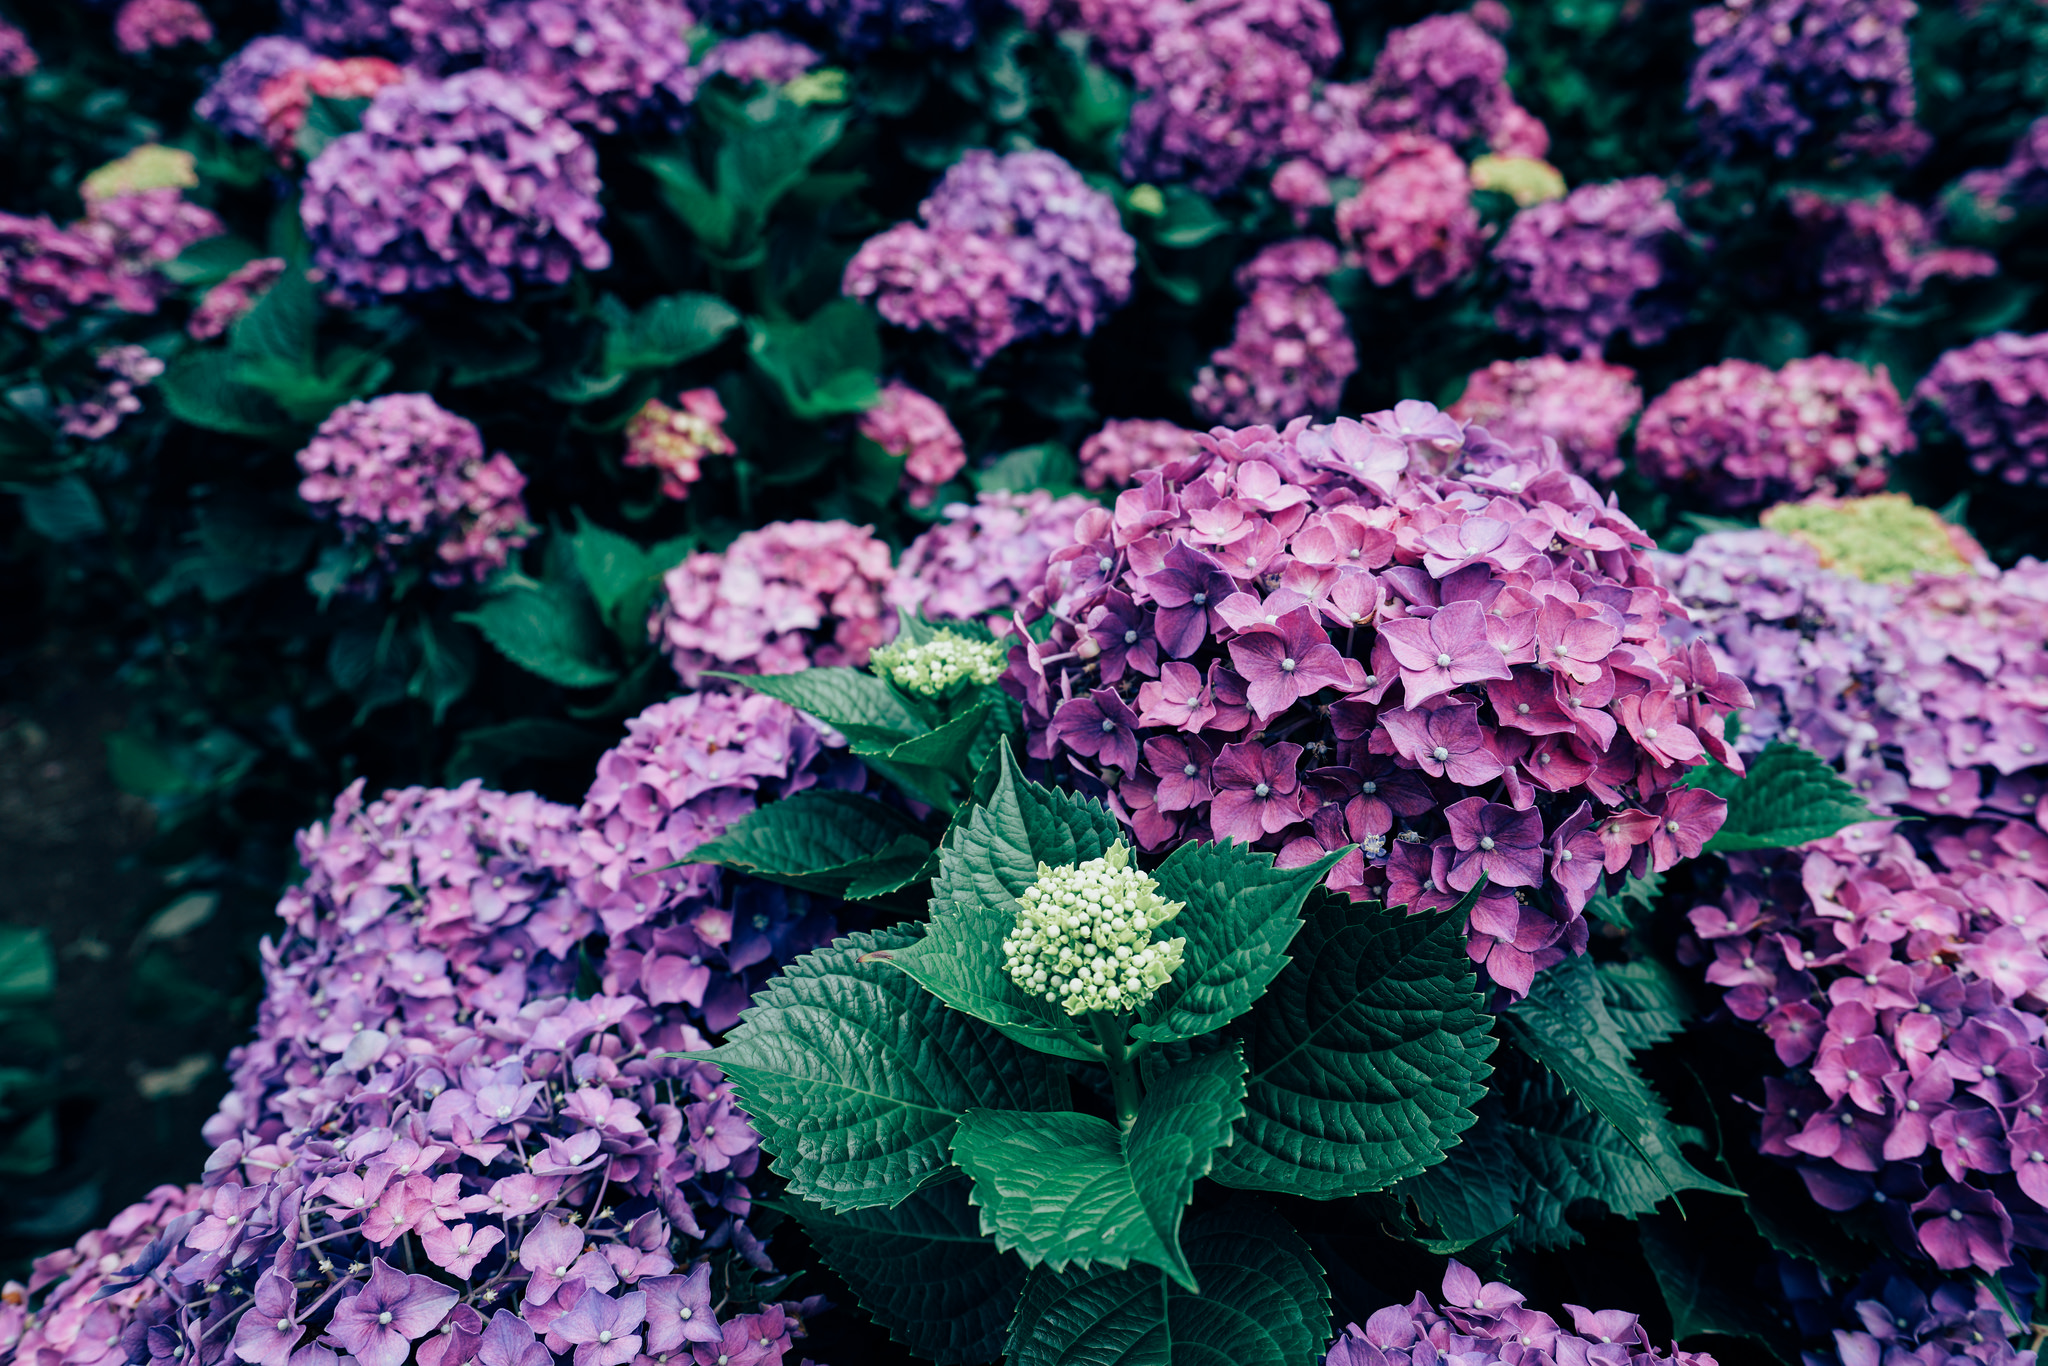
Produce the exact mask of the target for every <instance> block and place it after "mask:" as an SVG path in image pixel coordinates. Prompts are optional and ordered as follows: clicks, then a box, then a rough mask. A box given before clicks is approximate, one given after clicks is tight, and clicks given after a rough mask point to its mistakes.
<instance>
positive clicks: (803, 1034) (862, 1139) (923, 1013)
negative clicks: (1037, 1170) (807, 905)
mask: <svg viewBox="0 0 2048 1366" xmlns="http://www.w3.org/2000/svg"><path fill="white" fill-rule="evenodd" d="M910 942H912V935H911V934H910V933H908V932H906V931H904V930H884V931H881V932H880V933H877V934H854V935H848V936H847V937H846V938H844V939H838V940H834V941H833V942H832V944H830V945H829V946H828V947H826V948H822V949H819V950H817V951H816V952H815V953H808V954H805V955H804V956H803V957H802V958H799V959H798V960H797V961H796V962H794V963H791V964H790V965H789V966H788V967H786V968H784V969H783V970H782V971H781V972H780V973H779V974H778V975H776V976H774V977H772V978H770V979H769V981H768V985H767V987H766V988H765V989H764V990H763V991H762V992H761V993H760V994H759V995H757V996H756V997H755V998H754V1004H753V1005H751V1006H749V1007H748V1008H747V1010H746V1011H745V1013H744V1014H742V1015H741V1016H740V1023H739V1024H738V1026H736V1027H735V1028H734V1029H733V1031H732V1033H731V1034H729V1035H728V1036H727V1038H726V1042H725V1043H724V1044H722V1045H721V1046H720V1047H719V1048H718V1049H716V1050H715V1051H714V1052H712V1053H710V1054H697V1055H696V1056H698V1057H700V1058H705V1059H707V1060H709V1061H711V1062H715V1063H716V1064H717V1065H718V1066H719V1067H721V1068H723V1069H724V1070H725V1072H726V1073H727V1075H729V1076H730V1077H731V1078H732V1081H733V1086H734V1088H735V1089H736V1090H737V1091H738V1092H739V1095H740V1099H741V1102H742V1104H743V1105H744V1106H745V1107H746V1111H747V1114H748V1115H750V1116H751V1117H752V1118H753V1123H754V1128H755V1130H756V1131H757V1132H758V1133H759V1134H760V1135H761V1146H762V1147H764V1148H766V1149H767V1150H768V1153H769V1155H770V1156H771V1157H772V1158H773V1159H774V1167H775V1170H776V1171H777V1172H779V1173H780V1174H781V1175H782V1176H783V1178H784V1179H785V1180H787V1181H788V1182H789V1186H790V1189H791V1190H793V1191H795V1192H796V1193H797V1194H798V1195H800V1196H802V1197H804V1198H805V1199H807V1200H811V1201H814V1202H816V1203H817V1204H820V1205H823V1206H825V1207H826V1208H827V1209H832V1210H845V1209H866V1208H872V1207H874V1206H878V1205H896V1204H900V1203H901V1202H902V1201H903V1200H905V1199H906V1198H908V1197H909V1195H910V1193H911V1192H912V1191H914V1190H916V1189H917V1188H918V1187H920V1186H922V1185H925V1184H926V1183H928V1182H930V1181H932V1180H933V1179H935V1178H936V1177H938V1176H939V1175H940V1174H942V1173H944V1172H945V1171H947V1170H949V1169H950V1168H951V1166H952V1160H951V1158H950V1157H949V1156H948V1154H947V1151H946V1148H947V1144H948V1143H949V1142H950V1141H951V1139H952V1137H953V1130H954V1127H955V1125H956V1124H957V1123H958V1121H959V1118H960V1116H961V1115H962V1114H963V1113H965V1112H966V1111H968V1110H970V1109H974V1108H976V1107H989V1108H998V1109H1016V1110H1057V1109H1061V1108H1063V1107H1064V1106H1065V1104H1066V1081H1065V1076H1064V1074H1063V1073H1062V1072H1060V1071H1059V1069H1058V1068H1057V1067H1055V1066H1053V1065H1052V1064H1050V1063H1048V1062H1047V1061H1046V1059H1044V1058H1043V1057H1041V1056H1040V1055H1039V1054H1036V1053H1033V1052H1032V1051H1030V1050H1029V1049H1025V1048H1019V1047H1017V1046H1016V1045H1015V1044H1013V1043H1011V1042H1010V1041H1009V1040H1007V1039H1005V1038H1003V1037H1002V1036H1001V1035H1000V1034H998V1033H996V1032H995V1031H994V1030H991V1029H989V1028H988V1027H987V1026H985V1025H983V1024H981V1023H979V1022H978V1021H975V1020H972V1019H969V1018H968V1017H967V1016H965V1015H962V1014H961V1013H960V1012H959V1011H957V1010H948V1009H947V1008H946V1007H945V1006H944V1005H943V1004H942V1003H940V1002H939V1001H936V1000H934V999H933V998H932V997H931V996H930V995H928V994H927V993H925V992H924V991H922V990H920V989H919V988H918V986H917V984H916V983H914V982H912V981H911V980H910V979H909V978H907V977H905V976H904V975H903V974H902V973H899V972H895V971H893V970H891V969H890V968H888V967H885V966H882V965H881V964H879V963H867V962H864V961H862V960H863V959H864V958H865V957H866V956H867V955H868V954H871V953H877V952H887V951H890V950H892V949H901V948H902V947H904V946H905V945H906V944H909V943H910Z"/></svg>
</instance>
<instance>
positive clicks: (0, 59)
mask: <svg viewBox="0 0 2048 1366" xmlns="http://www.w3.org/2000/svg"><path fill="white" fill-rule="evenodd" d="M38 65H40V63H39V62H38V60H37V58H36V50H35V49H34V48H32V47H30V46H29V45H28V35H27V34H25V33H23V32H22V31H21V30H20V29H18V28H16V27H15V26H14V25H12V24H9V23H6V22H4V21H0V76H5V77H11V78H15V79H19V78H20V77H22V76H26V75H28V74H29V73H30V72H32V71H34V70H35V69H36V67H37V66H38Z"/></svg>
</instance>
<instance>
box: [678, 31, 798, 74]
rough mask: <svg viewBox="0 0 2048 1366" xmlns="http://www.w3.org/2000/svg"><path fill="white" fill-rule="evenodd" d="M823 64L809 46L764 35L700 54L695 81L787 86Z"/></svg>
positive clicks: (749, 36)
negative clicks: (721, 77) (729, 80)
mask: <svg viewBox="0 0 2048 1366" xmlns="http://www.w3.org/2000/svg"><path fill="white" fill-rule="evenodd" d="M824 60H825V57H824V54H822V53H820V52H819V51H818V50H817V49H816V48H814V47H812V46H811V45H810V44H809V43H801V42H798V41H797V40H796V39H794V38H792V37H790V36H789V35H788V34H786V33H776V32H773V31H768V32H763V33H749V34H747V35H746V36H745V37H743V38H728V39H726V40H725V41H724V42H722V43H719V44H718V45H716V46H715V47H713V48H712V49H711V50H710V51H709V52H707V53H705V54H704V59H703V60H702V61H700V62H699V63H697V66H696V68H695V71H696V75H697V76H698V78H699V79H702V78H706V77H710V76H714V75H725V76H730V77H731V78H732V79H734V80H736V81H739V82H740V83H742V84H746V83H749V82H754V81H758V82H760V83H761V84H763V85H787V84H789V83H790V82H791V81H793V80H795V79H796V78H797V77H799V76H801V75H803V74H804V73H805V72H806V71H809V70H810V69H811V68H813V67H815V66H817V65H818V64H819V63H820V62H823V61H824Z"/></svg>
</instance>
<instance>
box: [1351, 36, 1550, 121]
mask: <svg viewBox="0 0 2048 1366" xmlns="http://www.w3.org/2000/svg"><path fill="white" fill-rule="evenodd" d="M1507 71H1508V53H1507V49H1506V48H1504V47H1502V46H1501V43H1500V39H1498V38H1496V37H1494V36H1493V35H1492V34H1491V33H1488V32H1487V31H1486V29H1485V28H1484V27H1482V26H1481V25H1480V23H1479V22H1478V21H1477V20H1476V19H1474V18H1473V16H1472V15H1470V14H1433V15H1431V16H1430V17H1429V18H1427V19H1424V20H1423V21H1422V22H1421V23H1418V24H1410V25H1408V26H1407V27H1406V28H1397V29H1395V30H1394V31H1393V32H1391V33H1389V34H1388V35H1387V42H1386V46H1384V47H1382V48H1381V49H1380V51H1379V55H1378V56H1377V57H1375V58H1374V59H1373V64H1372V79H1371V82H1370V86H1371V98H1370V103H1369V105H1368V107H1367V108H1366V110H1365V118H1364V122H1365V125H1366V126H1367V127H1368V128H1370V129H1372V130H1373V131H1375V132H1380V133H1392V132H1404V131H1405V132H1418V133H1426V134H1428V135H1429V136H1430V137H1433V138H1438V139H1441V140H1442V141H1444V142H1448V143H1450V144H1451V145H1453V146H1454V147H1462V146H1464V145H1465V144H1466V143H1468V142H1471V141H1472V140H1473V139H1475V138H1478V137H1481V136H1484V135H1487V134H1489V133H1491V132H1492V131H1493V130H1494V129H1495V128H1497V127H1498V126H1499V125H1500V123H1501V121H1502V117H1503V115H1504V113H1505V111H1506V110H1507V108H1508V107H1509V106H1512V105H1513V104H1514V96H1513V95H1511V94H1509V93H1508V87H1507Z"/></svg>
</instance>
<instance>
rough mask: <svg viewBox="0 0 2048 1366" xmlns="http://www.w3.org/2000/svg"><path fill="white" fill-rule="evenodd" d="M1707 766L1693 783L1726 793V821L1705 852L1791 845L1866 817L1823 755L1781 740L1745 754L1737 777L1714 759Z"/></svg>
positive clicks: (1859, 802) (1824, 835)
mask: <svg viewBox="0 0 2048 1366" xmlns="http://www.w3.org/2000/svg"><path fill="white" fill-rule="evenodd" d="M1716 769H1718V770H1719V771H1718V772H1715V771H1714V770H1716ZM1707 770H1708V771H1707V772H1705V773H1703V774H1701V775H1700V777H1699V780H1698V785H1699V786H1701V787H1705V788H1708V789H1710V790H1712V791H1715V792H1718V793H1720V794H1721V795H1722V796H1724V797H1726V798H1727V799H1728V819H1727V822H1726V823H1725V824H1723V825H1722V827H1721V829H1720V830H1719V832H1717V833H1716V834H1715V836H1714V838H1713V839H1712V840H1711V841H1710V842H1709V843H1708V844H1707V852H1708V853H1711V854H1724V853H1729V852H1732V851H1734V850H1738V849H1791V848H1795V847H1797V846H1799V845H1802V844H1805V843H1806V842H1807V841H1808V840H1817V839H1825V838H1827V837H1828V836H1829V835H1832V834H1834V833H1835V832H1836V831H1838V830H1840V829H1842V828H1843V827H1845V826H1850V825H1855V824H1856V823H1857V822H1858V821H1867V820H1870V819H1872V815H1873V813H1872V812H1871V810H1870V808H1869V807H1867V806H1865V805H1864V803H1863V798H1861V797H1859V796H1857V795H1856V789H1855V788H1853V787H1851V786H1849V784H1848V782H1847V781H1846V780H1844V779H1843V777H1842V775H1841V774H1839V773H1837V772H1835V770H1834V769H1833V768H1832V767H1831V766H1829V764H1828V761H1827V760H1825V759H1823V758H1821V757H1820V756H1819V755H1818V754H1815V753H1813V752H1812V751H1811V750H1805V749H1801V748H1800V747H1799V746H1797V745H1788V744H1786V743H1785V742H1784V741H1782V740H1773V741H1772V742H1771V743H1770V744H1769V745H1768V746H1766V747H1765V749H1764V752H1763V753H1761V754H1759V755H1756V756H1755V757H1754V758H1752V759H1750V761H1749V771H1748V773H1747V774H1746V775H1744V776H1743V777H1742V778H1740V779H1736V778H1735V777H1734V775H1733V774H1731V773H1729V772H1728V770H1726V769H1721V768H1720V766H1719V765H1708V766H1707ZM1731 784H1732V786H1731Z"/></svg>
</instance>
